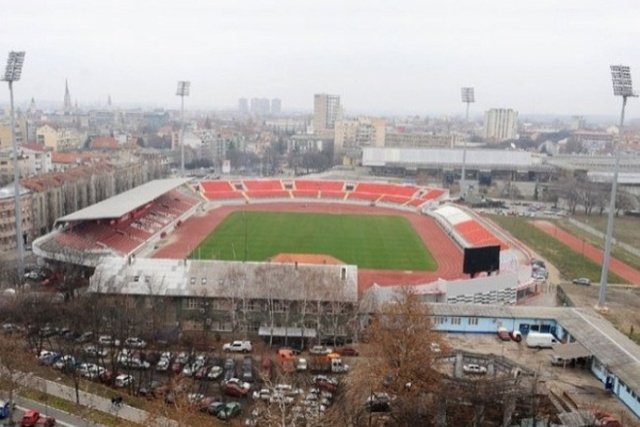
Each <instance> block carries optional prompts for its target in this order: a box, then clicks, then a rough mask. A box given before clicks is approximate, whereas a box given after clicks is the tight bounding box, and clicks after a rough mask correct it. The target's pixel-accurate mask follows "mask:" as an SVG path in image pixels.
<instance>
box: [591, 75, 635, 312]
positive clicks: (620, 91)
mask: <svg viewBox="0 0 640 427" xmlns="http://www.w3.org/2000/svg"><path fill="white" fill-rule="evenodd" d="M611 80H612V83H613V94H614V95H615V96H621V97H622V110H621V111H620V126H619V128H618V129H619V130H618V136H619V137H620V138H623V135H622V134H623V129H624V112H625V108H626V107H627V98H633V97H637V96H638V95H637V94H635V93H634V92H633V84H632V81H631V68H630V67H629V66H626V65H612V66H611ZM619 144H620V140H619V141H618V142H617V143H616V145H614V147H613V149H614V151H615V156H616V160H615V166H614V169H613V180H612V182H611V200H610V201H609V214H608V220H607V234H606V238H605V242H604V257H603V259H602V271H601V272H600V293H599V295H598V305H597V307H598V308H600V309H604V308H605V303H606V298H607V285H608V283H607V279H608V276H609V261H610V258H611V240H612V238H613V221H614V211H615V209H616V192H617V190H618V172H619V170H620V147H619V146H618V145H619Z"/></svg>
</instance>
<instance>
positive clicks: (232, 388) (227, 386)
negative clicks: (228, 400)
mask: <svg viewBox="0 0 640 427" xmlns="http://www.w3.org/2000/svg"><path fill="white" fill-rule="evenodd" d="M221 388H222V391H223V393H224V394H226V395H227V396H232V397H244V396H246V395H247V393H249V389H248V388H244V387H242V386H241V385H239V384H238V383H236V382H225V383H224V384H223V385H222V387H221Z"/></svg>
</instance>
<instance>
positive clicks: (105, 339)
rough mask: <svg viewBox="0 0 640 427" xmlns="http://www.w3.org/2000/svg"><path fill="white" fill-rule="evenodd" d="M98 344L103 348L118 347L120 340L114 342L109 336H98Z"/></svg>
mask: <svg viewBox="0 0 640 427" xmlns="http://www.w3.org/2000/svg"><path fill="white" fill-rule="evenodd" d="M98 344H100V345H101V346H104V347H120V340H118V339H115V340H114V339H113V338H112V337H111V335H100V336H99V337H98Z"/></svg>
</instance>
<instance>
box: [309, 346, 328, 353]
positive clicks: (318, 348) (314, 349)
mask: <svg viewBox="0 0 640 427" xmlns="http://www.w3.org/2000/svg"><path fill="white" fill-rule="evenodd" d="M309 353H311V354H315V355H323V354H329V353H333V349H332V348H331V347H325V346H323V345H314V346H313V347H311V348H310V349H309Z"/></svg>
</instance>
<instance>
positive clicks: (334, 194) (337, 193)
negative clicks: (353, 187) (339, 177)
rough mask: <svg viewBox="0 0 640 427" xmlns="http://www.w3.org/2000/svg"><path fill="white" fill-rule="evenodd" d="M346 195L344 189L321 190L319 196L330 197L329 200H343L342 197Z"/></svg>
mask: <svg viewBox="0 0 640 427" xmlns="http://www.w3.org/2000/svg"><path fill="white" fill-rule="evenodd" d="M346 195H347V193H346V192H345V191H321V192H320V198H321V199H331V200H336V199H339V200H344V197H345V196H346Z"/></svg>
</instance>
